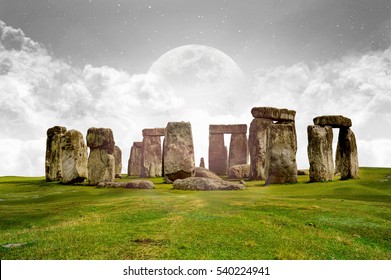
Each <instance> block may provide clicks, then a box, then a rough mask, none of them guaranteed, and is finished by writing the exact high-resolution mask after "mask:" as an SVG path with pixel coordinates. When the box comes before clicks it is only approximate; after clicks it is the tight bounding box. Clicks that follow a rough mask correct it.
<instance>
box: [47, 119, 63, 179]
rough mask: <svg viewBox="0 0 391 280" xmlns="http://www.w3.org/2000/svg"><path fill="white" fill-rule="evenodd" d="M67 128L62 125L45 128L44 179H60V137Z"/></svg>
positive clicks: (61, 175)
mask: <svg viewBox="0 0 391 280" xmlns="http://www.w3.org/2000/svg"><path fill="white" fill-rule="evenodd" d="M66 131H67V129H66V128H65V127H63V126H54V127H52V128H49V129H48V130H47V133H46V134H47V139H46V156H45V176H46V181H48V182H50V181H59V180H61V179H62V177H63V174H62V161H61V154H62V153H61V138H62V137H63V136H64V133H65V132H66Z"/></svg>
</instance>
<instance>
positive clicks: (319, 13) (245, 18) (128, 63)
mask: <svg viewBox="0 0 391 280" xmlns="http://www.w3.org/2000/svg"><path fill="white" fill-rule="evenodd" d="M390 13H391V12H390V1H389V0H368V1H363V0H361V1H360V0H302V1H300V0H286V1H284V0H282V1H276V0H273V1H272V0H254V1H250V0H243V1H223V0H217V1H204V0H198V1H180V0H170V1H162V0H160V1H145V0H144V1H133V0H130V1H106V0H84V1H81V0H78V1H76V0H68V1H61V0H52V1H48V0H45V1H44V0H23V1H22V0H0V37H1V41H0V94H1V95H0V112H1V120H0V152H1V156H2V160H1V162H0V175H43V174H44V151H45V139H46V130H47V128H48V127H50V126H53V125H65V126H66V127H67V128H68V129H72V128H74V129H78V130H80V131H81V132H82V133H83V134H85V133H86V131H87V129H88V127H91V126H99V127H102V126H103V127H111V128H112V129H113V131H114V136H115V138H116V142H117V144H118V145H119V146H120V148H121V149H122V151H123V158H124V160H123V162H124V169H123V172H125V170H126V164H125V163H126V162H127V159H128V157H129V150H130V146H131V143H132V142H133V141H140V140H141V130H142V129H143V128H145V127H161V126H165V123H166V122H167V121H170V120H171V121H175V120H176V121H182V120H184V121H191V122H192V125H193V134H195V140H197V143H195V146H196V163H197V164H198V162H199V157H200V156H203V157H205V158H207V154H206V153H207V146H208V143H207V142H208V138H207V132H208V126H209V124H210V123H226V124H229V123H247V124H248V125H249V123H250V122H251V114H250V111H249V110H250V109H251V107H254V106H274V107H281V108H282V107H286V108H289V109H294V110H296V111H297V121H296V125H297V133H298V141H299V150H298V154H297V158H298V165H299V167H301V168H306V167H308V159H307V155H306V145H307V139H306V137H307V136H306V126H307V125H308V124H311V122H312V118H314V117H316V116H319V115H323V114H341V115H345V116H347V117H350V118H351V119H352V121H353V127H352V129H353V131H354V132H355V134H356V138H357V141H358V149H359V150H358V151H359V161H360V165H362V166H389V167H391V113H390V111H391V110H390V108H391V62H390V60H391V48H390ZM193 44H197V45H205V46H210V47H212V48H214V49H217V50H220V51H221V52H223V53H225V54H226V55H227V56H229V57H230V58H231V59H232V60H233V61H234V62H235V63H236V64H237V65H238V66H239V67H240V69H241V71H242V72H243V74H244V75H245V77H246V78H247V80H248V86H247V87H246V92H238V94H237V96H235V95H233V96H231V97H230V98H231V99H232V100H227V98H226V96H224V95H222V96H221V104H222V105H224V106H226V108H227V110H226V112H225V113H224V112H220V111H219V112H217V113H216V111H215V110H214V107H211V106H200V108H191V110H187V109H188V108H189V106H187V105H188V104H189V102H190V101H189V100H194V99H192V98H189V95H186V94H183V95H179V93H178V92H177V91H175V90H174V91H172V90H170V89H166V88H163V87H161V84H159V83H157V82H156V79H157V78H156V77H155V76H153V75H151V73H150V72H148V69H149V68H150V67H151V66H152V64H153V63H154V62H155V61H156V60H158V59H159V57H161V56H162V55H163V54H165V53H166V52H168V51H170V50H172V49H174V48H177V47H180V46H183V45H193ZM224 65H229V64H224ZM171 66H172V67H175V65H174V64H172V65H171ZM235 69H236V68H235ZM227 73H228V70H227ZM213 75H217V73H214V74H213ZM216 92H218V91H216ZM210 94H213V93H210ZM215 95H217V96H215V97H216V99H214V100H219V99H220V96H219V95H218V93H215ZM235 100H238V102H239V101H240V102H244V101H246V102H247V103H246V106H247V107H245V109H243V111H242V112H237V111H235V112H233V110H232V102H235ZM243 100H244V101H243ZM186 101H187V103H186ZM228 101H229V102H228ZM193 107H194V106H193ZM174 109H175V110H174ZM334 138H337V131H334Z"/></svg>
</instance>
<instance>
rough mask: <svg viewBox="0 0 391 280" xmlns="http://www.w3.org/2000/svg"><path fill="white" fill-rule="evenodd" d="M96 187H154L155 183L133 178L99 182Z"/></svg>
mask: <svg viewBox="0 0 391 280" xmlns="http://www.w3.org/2000/svg"><path fill="white" fill-rule="evenodd" d="M97 187H98V188H123V189H154V188H155V185H154V184H153V183H152V182H151V181H148V180H134V181H131V182H100V183H99V184H98V185H97Z"/></svg>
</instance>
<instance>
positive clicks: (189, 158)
mask: <svg viewBox="0 0 391 280" xmlns="http://www.w3.org/2000/svg"><path fill="white" fill-rule="evenodd" d="M163 158H164V166H163V169H164V179H165V181H166V182H168V183H170V182H173V181H175V180H176V179H184V178H188V177H193V176H194V174H195V162H194V146H193V135H192V131H191V124H190V123H189V122H169V123H168V124H167V127H166V133H165V137H164V148H163Z"/></svg>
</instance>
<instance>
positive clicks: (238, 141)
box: [228, 133, 248, 168]
mask: <svg viewBox="0 0 391 280" xmlns="http://www.w3.org/2000/svg"><path fill="white" fill-rule="evenodd" d="M247 161H248V142H247V136H246V134H243V133H242V134H232V135H231V142H230V145H229V159H228V168H231V167H232V166H234V165H238V164H247Z"/></svg>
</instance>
